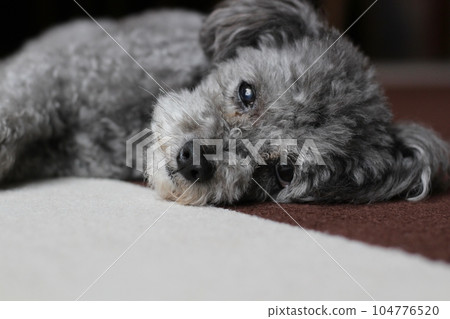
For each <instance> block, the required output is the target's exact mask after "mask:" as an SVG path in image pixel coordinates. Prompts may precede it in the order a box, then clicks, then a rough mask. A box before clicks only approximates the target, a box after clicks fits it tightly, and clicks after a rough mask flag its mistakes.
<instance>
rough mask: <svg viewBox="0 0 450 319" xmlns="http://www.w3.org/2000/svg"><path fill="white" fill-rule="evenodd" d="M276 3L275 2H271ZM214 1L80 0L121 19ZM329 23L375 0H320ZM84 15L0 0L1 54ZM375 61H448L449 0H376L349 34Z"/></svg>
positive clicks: (62, 4)
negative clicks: (156, 9)
mask: <svg viewBox="0 0 450 319" xmlns="http://www.w3.org/2000/svg"><path fill="white" fill-rule="evenodd" d="M273 1H277V0H273ZM217 2H218V1H216V0H209V1H208V0H197V1H189V2H188V1H180V0H146V1H143V0H109V1H107V0H95V1H93V0H91V1H88V0H79V3H80V4H81V5H82V6H83V7H84V8H85V9H86V10H87V11H88V12H89V13H90V14H92V15H93V16H95V17H100V16H107V17H122V16H125V15H128V14H131V13H138V12H142V11H143V10H146V9H150V8H161V7H184V8H190V9H195V10H199V11H203V12H208V11H210V10H211V9H212V8H213V7H214V5H215V4H216V3H217ZM322 2H323V8H324V12H325V14H326V15H327V16H328V18H329V20H331V21H332V23H333V25H335V26H337V27H338V28H339V29H341V30H345V29H346V28H347V27H348V26H349V25H350V24H351V23H352V22H353V21H354V20H356V18H357V17H358V16H359V15H360V14H361V13H362V12H364V11H365V10H366V9H367V8H368V7H369V5H370V4H371V3H372V2H373V0H323V1H322ZM85 17H86V15H85V14H84V13H83V12H82V11H81V9H80V8H79V7H78V6H77V5H76V4H75V3H74V2H73V0H39V1H38V0H34V1H31V0H29V1H5V0H3V1H2V2H1V4H0V30H1V39H2V40H1V42H0V57H5V56H7V55H9V54H11V53H13V52H14V51H16V50H17V49H18V48H20V46H21V45H22V44H23V42H24V41H25V40H27V39H29V38H31V37H34V36H36V35H38V34H39V33H41V32H42V31H44V30H45V29H47V28H49V27H51V26H53V25H55V24H58V23H62V22H65V21H68V20H71V19H74V18H85ZM348 34H349V36H350V37H351V38H353V40H354V41H355V42H356V43H358V44H359V45H360V46H361V47H362V48H363V50H364V51H365V52H366V53H367V54H369V56H371V57H372V58H374V59H377V60H394V61H398V60H402V61H418V60H419V61H424V60H427V61H430V60H431V61H442V60H448V59H450V0H379V2H378V3H377V4H376V5H375V6H374V7H373V8H372V9H371V10H370V11H369V12H368V14H367V15H366V16H364V18H363V19H361V21H360V22H358V24H356V25H355V26H354V27H353V28H352V29H351V30H350V32H349V33H348Z"/></svg>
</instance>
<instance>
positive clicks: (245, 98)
mask: <svg viewBox="0 0 450 319" xmlns="http://www.w3.org/2000/svg"><path fill="white" fill-rule="evenodd" d="M239 98H240V99H241V102H242V104H244V106H245V107H246V108H251V107H253V104H255V100H256V93H255V90H254V89H253V87H252V86H251V85H250V84H248V83H247V82H242V83H241V85H240V86H239Z"/></svg>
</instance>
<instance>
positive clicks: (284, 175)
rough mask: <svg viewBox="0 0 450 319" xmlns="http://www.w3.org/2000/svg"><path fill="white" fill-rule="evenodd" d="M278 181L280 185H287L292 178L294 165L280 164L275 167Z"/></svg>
mask: <svg viewBox="0 0 450 319" xmlns="http://www.w3.org/2000/svg"><path fill="white" fill-rule="evenodd" d="M275 172H276V175H277V179H278V182H279V183H280V185H281V186H282V187H288V186H289V185H290V184H291V182H292V180H293V179H294V166H292V165H280V164H278V165H277V166H276V167H275Z"/></svg>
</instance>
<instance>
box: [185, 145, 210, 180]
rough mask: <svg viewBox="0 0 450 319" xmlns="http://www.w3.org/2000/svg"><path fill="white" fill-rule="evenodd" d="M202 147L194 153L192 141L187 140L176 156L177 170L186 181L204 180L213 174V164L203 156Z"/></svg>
mask: <svg viewBox="0 0 450 319" xmlns="http://www.w3.org/2000/svg"><path fill="white" fill-rule="evenodd" d="M204 154H205V152H204V148H203V147H202V146H200V154H194V142H193V141H189V142H187V143H186V144H184V146H183V147H182V148H181V150H180V153H179V154H178V157H177V164H178V172H179V173H180V174H181V175H183V177H184V178H186V179H187V180H188V181H192V182H194V181H196V180H198V181H199V182H205V181H208V180H210V179H211V178H212V177H213V175H214V165H213V164H212V163H210V162H209V161H208V160H207V159H206V158H205V155H204Z"/></svg>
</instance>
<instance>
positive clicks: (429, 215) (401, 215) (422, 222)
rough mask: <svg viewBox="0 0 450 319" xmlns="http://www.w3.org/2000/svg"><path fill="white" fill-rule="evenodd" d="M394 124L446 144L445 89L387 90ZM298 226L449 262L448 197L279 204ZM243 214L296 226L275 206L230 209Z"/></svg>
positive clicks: (449, 92)
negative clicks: (423, 130) (419, 127)
mask: <svg viewBox="0 0 450 319" xmlns="http://www.w3.org/2000/svg"><path fill="white" fill-rule="evenodd" d="M386 93H387V95H388V96H389V98H390V101H391V104H392V109H393V111H394V115H395V118H396V119H397V120H414V121H417V122H420V123H422V124H425V125H427V126H429V127H432V128H434V129H435V130H436V131H438V132H439V133H440V134H441V135H442V136H443V137H444V138H446V139H447V140H450V125H449V122H450V121H449V120H450V88H448V87H442V88H392V89H389V90H387V92H386ZM283 207H284V208H285V209H286V211H287V212H288V213H289V214H290V215H291V216H292V217H293V218H294V219H295V220H296V221H297V222H298V223H299V224H300V225H301V226H302V227H305V228H307V229H314V230H319V231H323V232H327V233H330V234H337V235H342V236H345V237H348V238H351V239H356V240H360V241H363V242H366V243H369V244H374V245H379V246H384V247H398V248H402V249H404V250H406V251H408V252H411V253H417V254H421V255H423V256H426V257H428V258H431V259H437V260H444V261H447V262H450V193H447V194H441V195H435V196H432V197H431V198H429V199H428V200H426V201H423V202H419V203H410V202H406V201H396V202H388V203H378V204H371V205H307V204H289V205H283ZM233 209H235V210H237V211H240V212H242V213H246V214H250V215H257V216H260V217H263V218H267V219H271V220H274V221H278V222H282V223H288V224H293V225H296V223H295V222H294V221H293V220H292V219H291V218H290V217H289V216H288V215H287V214H286V213H285V212H283V210H281V209H280V208H279V207H278V206H277V205H276V204H274V203H264V204H257V205H245V206H238V207H233Z"/></svg>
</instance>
